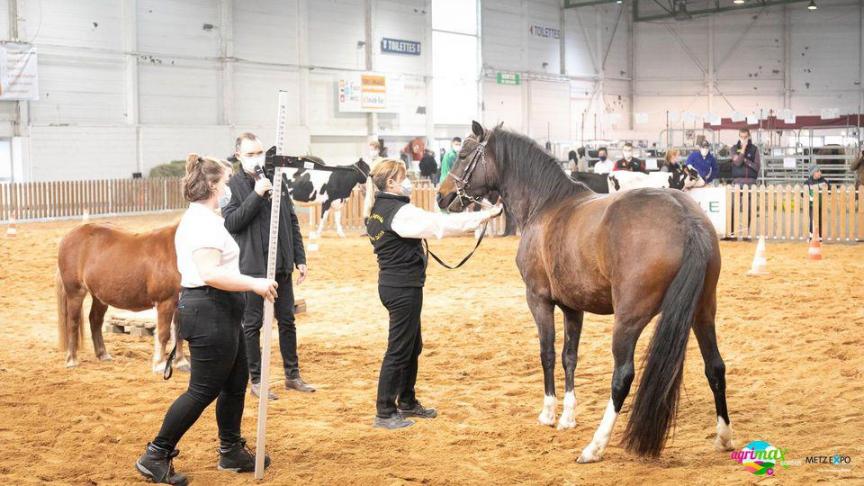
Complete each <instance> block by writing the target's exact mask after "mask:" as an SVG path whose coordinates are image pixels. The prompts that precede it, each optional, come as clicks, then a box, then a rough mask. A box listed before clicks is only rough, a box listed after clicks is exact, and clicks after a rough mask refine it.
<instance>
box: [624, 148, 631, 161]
mask: <svg viewBox="0 0 864 486" xmlns="http://www.w3.org/2000/svg"><path fill="white" fill-rule="evenodd" d="M631 157H633V152H632V151H630V150H625V151H624V158H625V159H629V158H631Z"/></svg>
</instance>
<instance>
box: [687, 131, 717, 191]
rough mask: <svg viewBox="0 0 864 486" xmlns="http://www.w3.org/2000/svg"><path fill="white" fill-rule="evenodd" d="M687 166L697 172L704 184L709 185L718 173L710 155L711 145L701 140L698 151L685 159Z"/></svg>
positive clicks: (713, 159)
mask: <svg viewBox="0 0 864 486" xmlns="http://www.w3.org/2000/svg"><path fill="white" fill-rule="evenodd" d="M687 165H690V166H693V168H695V169H696V170H697V171H699V175H700V176H702V179H704V180H705V183H706V184H710V183H711V181H713V180H714V179H716V178H717V174H719V173H720V168H719V166H718V165H717V159H715V158H714V154H712V153H711V144H710V143H708V141H707V140H703V141H702V144H701V146H700V147H699V150H694V151H693V153H691V154H690V156H689V157H687Z"/></svg>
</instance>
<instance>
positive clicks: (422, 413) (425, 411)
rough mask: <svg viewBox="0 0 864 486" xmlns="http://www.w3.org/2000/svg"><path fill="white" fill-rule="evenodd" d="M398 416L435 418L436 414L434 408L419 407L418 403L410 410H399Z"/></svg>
mask: <svg viewBox="0 0 864 486" xmlns="http://www.w3.org/2000/svg"><path fill="white" fill-rule="evenodd" d="M399 414H400V415H402V416H403V417H419V418H435V417H437V416H438V412H437V411H436V410H435V409H434V408H426V407H424V406H423V405H420V402H417V403H415V404H414V406H413V407H411V408H400V409H399Z"/></svg>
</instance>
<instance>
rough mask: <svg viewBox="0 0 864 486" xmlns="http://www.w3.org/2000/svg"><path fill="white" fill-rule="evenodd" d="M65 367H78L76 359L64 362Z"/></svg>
mask: <svg viewBox="0 0 864 486" xmlns="http://www.w3.org/2000/svg"><path fill="white" fill-rule="evenodd" d="M66 367H67V368H77V367H78V360H77V359H67V360H66Z"/></svg>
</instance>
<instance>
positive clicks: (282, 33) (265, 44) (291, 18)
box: [233, 0, 298, 64]
mask: <svg viewBox="0 0 864 486" xmlns="http://www.w3.org/2000/svg"><path fill="white" fill-rule="evenodd" d="M297 25H298V17H297V1H296V0H242V1H240V0H235V1H234V29H233V34H234V55H235V56H236V57H237V58H239V59H247V60H253V61H260V62H269V63H282V64H297V63H298V57H297V28H298V27H297Z"/></svg>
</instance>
